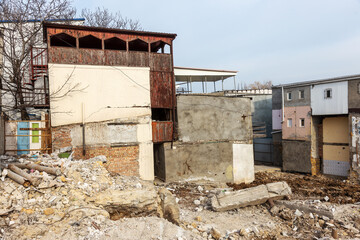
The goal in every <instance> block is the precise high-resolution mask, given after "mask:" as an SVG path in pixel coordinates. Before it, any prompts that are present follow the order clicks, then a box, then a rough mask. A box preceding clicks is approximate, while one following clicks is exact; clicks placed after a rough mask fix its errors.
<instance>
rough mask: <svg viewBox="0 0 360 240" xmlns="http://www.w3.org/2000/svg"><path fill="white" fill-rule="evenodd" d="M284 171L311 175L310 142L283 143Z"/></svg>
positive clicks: (285, 141)
mask: <svg viewBox="0 0 360 240" xmlns="http://www.w3.org/2000/svg"><path fill="white" fill-rule="evenodd" d="M282 147H283V151H282V157H283V170H284V171H292V172H301V173H311V161H310V153H311V143H310V141H288V140H284V139H283V141H282Z"/></svg>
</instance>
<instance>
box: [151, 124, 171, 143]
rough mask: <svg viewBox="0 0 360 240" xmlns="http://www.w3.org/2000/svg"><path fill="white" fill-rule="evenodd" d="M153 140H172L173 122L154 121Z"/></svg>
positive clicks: (157, 141) (155, 141)
mask: <svg viewBox="0 0 360 240" xmlns="http://www.w3.org/2000/svg"><path fill="white" fill-rule="evenodd" d="M152 135H153V142H154V143H159V142H171V141H172V137H173V136H172V135H173V122H171V121H168V122H152Z"/></svg>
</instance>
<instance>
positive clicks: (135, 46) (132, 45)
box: [129, 39, 149, 52]
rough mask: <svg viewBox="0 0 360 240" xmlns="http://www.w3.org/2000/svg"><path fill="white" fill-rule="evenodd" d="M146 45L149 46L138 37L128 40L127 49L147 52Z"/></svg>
mask: <svg viewBox="0 0 360 240" xmlns="http://www.w3.org/2000/svg"><path fill="white" fill-rule="evenodd" d="M148 47H149V45H148V43H147V42H144V41H143V40H140V39H135V40H133V41H131V42H129V51H140V52H148V51H149V48H148Z"/></svg>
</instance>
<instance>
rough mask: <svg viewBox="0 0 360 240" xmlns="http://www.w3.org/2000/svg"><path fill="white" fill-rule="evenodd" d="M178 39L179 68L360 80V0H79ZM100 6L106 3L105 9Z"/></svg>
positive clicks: (249, 78)
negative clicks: (356, 77)
mask: <svg viewBox="0 0 360 240" xmlns="http://www.w3.org/2000/svg"><path fill="white" fill-rule="evenodd" d="M74 4H75V6H76V7H77V9H78V11H79V12H81V9H82V8H83V7H87V8H95V7H97V6H100V7H102V6H104V7H105V8H109V9H111V10H114V11H117V10H119V11H121V13H122V15H123V16H126V17H129V18H133V19H138V20H139V21H140V23H141V25H142V27H143V28H144V30H145V31H155V32H168V33H176V34H177V35H178V36H177V38H176V39H175V41H174V63H175V66H181V67H194V68H213V69H225V70H236V71H239V72H238V74H237V77H236V78H237V81H238V82H242V83H247V84H249V83H251V82H254V81H261V82H262V81H268V80H271V81H272V82H273V84H282V83H291V82H297V81H307V80H315V79H322V78H329V77H336V76H343V75H351V74H360V0H297V1H295V0H222V1H220V0H206V1H205V0H192V1H189V0H182V1H171V0H137V1H123V0H101V1H99V0H96V1H95V0H78V1H75V2H74ZM99 4H101V5H99Z"/></svg>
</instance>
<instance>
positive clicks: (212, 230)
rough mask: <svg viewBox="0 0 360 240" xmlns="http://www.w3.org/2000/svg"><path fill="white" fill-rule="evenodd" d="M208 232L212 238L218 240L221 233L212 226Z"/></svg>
mask: <svg viewBox="0 0 360 240" xmlns="http://www.w3.org/2000/svg"><path fill="white" fill-rule="evenodd" d="M210 234H211V236H212V237H213V238H215V239H216V240H219V239H220V238H221V233H220V232H219V231H218V230H217V229H215V228H212V229H211V230H210Z"/></svg>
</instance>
